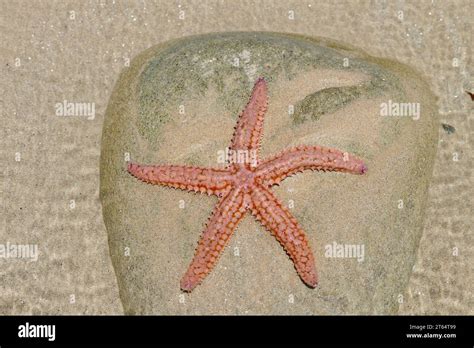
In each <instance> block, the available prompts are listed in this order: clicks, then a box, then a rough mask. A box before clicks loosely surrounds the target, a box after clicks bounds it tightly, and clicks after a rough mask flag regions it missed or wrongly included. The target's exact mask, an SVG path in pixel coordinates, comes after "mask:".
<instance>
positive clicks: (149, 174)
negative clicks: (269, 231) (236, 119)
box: [128, 163, 231, 196]
mask: <svg viewBox="0 0 474 348" xmlns="http://www.w3.org/2000/svg"><path fill="white" fill-rule="evenodd" d="M128 172H129V173H130V174H131V175H133V176H134V177H136V178H137V179H139V180H141V181H144V182H146V183H148V184H154V185H163V186H169V187H174V188H179V189H182V190H187V191H194V192H201V193H207V194H208V195H218V196H219V195H222V194H223V193H225V192H227V191H228V190H229V189H230V187H231V176H230V175H229V172H228V171H227V170H225V169H217V168H200V167H192V166H180V165H156V166H144V165H140V164H135V163H129V164H128Z"/></svg>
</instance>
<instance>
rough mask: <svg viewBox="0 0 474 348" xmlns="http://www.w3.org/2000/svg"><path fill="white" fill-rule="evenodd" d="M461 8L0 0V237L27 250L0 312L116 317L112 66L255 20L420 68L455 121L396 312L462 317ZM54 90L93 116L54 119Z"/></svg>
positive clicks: (464, 66) (464, 104)
mask: <svg viewBox="0 0 474 348" xmlns="http://www.w3.org/2000/svg"><path fill="white" fill-rule="evenodd" d="M473 6H474V3H473V2H472V1H469V0H466V1H416V2H415V1H413V2H411V1H396V2H386V1H376V2H369V1H365V2H349V1H335V2H318V1H305V2H301V1H258V2H248V1H245V2H244V1H227V2H224V3H222V2H220V1H182V2H181V5H178V4H177V3H170V2H165V1H159V2H148V1H143V2H115V1H99V2H97V3H96V2H82V1H65V2H63V1H61V2H59V1H38V2H33V3H31V2H27V1H18V2H10V1H7V0H2V1H1V8H2V14H1V15H0V28H1V29H0V30H1V32H2V37H3V38H4V40H2V43H1V49H0V57H1V58H2V64H1V65H0V70H1V75H2V77H3V78H2V80H1V81H0V83H1V84H2V89H3V90H4V91H5V92H4V94H3V96H2V99H1V101H0V103H1V105H2V121H3V125H4V126H3V129H4V130H5V131H4V132H5V135H4V136H2V137H1V138H0V148H1V149H2V150H3V151H2V152H1V156H2V161H3V162H4V163H6V167H4V170H3V173H2V176H1V178H2V190H3V194H2V195H1V196H2V205H3V207H2V208H3V211H4V223H3V224H2V226H1V230H0V240H2V241H5V243H6V242H8V241H9V242H12V243H13V242H14V243H37V244H38V247H39V253H40V254H39V259H38V261H37V262H28V261H26V260H3V259H2V260H0V263H1V265H2V270H3V271H2V274H1V281H0V313H5V314H6V313H8V314H17V313H22V314H26V313H33V314H56V313H77V314H79V313H96V314H99V313H121V311H122V307H121V304H120V302H119V298H118V291H117V286H116V280H115V277H114V273H113V268H112V265H111V262H110V259H109V255H108V248H107V239H106V238H107V237H106V232H105V226H104V224H103V221H102V213H101V206H100V202H99V197H98V188H99V165H98V164H99V154H100V138H101V131H102V122H103V116H104V112H105V108H106V106H107V102H108V98H109V96H110V93H111V91H112V88H113V86H114V83H115V81H116V80H117V77H118V75H119V73H120V72H121V71H122V69H124V68H125V67H126V65H127V62H128V59H130V58H132V57H134V56H135V55H136V54H138V53H140V52H141V51H143V50H144V49H146V48H148V47H150V46H152V45H155V44H157V43H159V42H163V41H166V40H169V39H172V38H179V37H182V36H187V35H192V34H200V33H206V32H215V31H238V30H263V31H283V32H292V33H300V34H305V35H310V36H323V37H329V38H332V39H335V40H339V41H342V42H347V43H350V44H352V45H354V46H356V47H359V48H362V49H364V50H366V51H367V52H368V53H369V54H371V55H374V56H380V57H386V58H392V59H395V60H398V61H400V62H402V63H405V64H408V65H411V66H412V67H414V68H416V69H417V70H419V71H420V72H422V73H423V74H424V75H425V76H426V78H427V80H428V81H429V83H430V85H431V88H432V90H433V91H434V92H435V93H436V94H437V95H438V96H439V101H438V108H439V110H440V114H441V120H440V121H441V122H443V123H447V124H450V125H452V126H454V127H455V129H456V130H455V132H454V133H452V134H448V133H447V132H445V131H443V130H442V129H441V130H440V143H439V149H438V154H437V159H436V163H435V169H434V178H433V181H432V185H431V188H430V194H429V201H428V205H427V214H426V223H425V229H424V235H423V237H422V240H421V242H420V248H419V251H418V260H417V262H416V264H415V266H414V272H413V275H412V278H411V281H410V284H409V286H408V289H407V291H406V294H405V295H404V298H403V303H402V305H401V307H400V313H407V314H421V313H440V314H450V313H452V314H461V313H463V314H464V313H470V314H472V313H473V308H474V296H473V284H474V274H473V272H472V267H471V265H472V261H473V260H474V243H473V240H472V233H470V229H472V226H473V220H474V216H473V214H472V212H471V210H472V208H471V207H472V205H473V202H472V200H473V198H472V197H473V194H472V193H473V192H472V187H473V176H472V163H474V162H473V161H472V156H473V153H474V152H473V143H472V140H470V139H469V137H468V135H469V133H470V132H472V122H473V112H472V110H473V103H472V101H471V100H470V98H469V97H468V96H467V94H466V93H465V92H464V90H470V91H473V90H474V86H473V85H472V82H471V81H472V66H473V64H472V51H471V46H472V42H470V40H471V33H472V13H474V11H473V10H474V8H473ZM180 11H184V19H180V17H181V18H183V12H180ZM291 18H294V19H291ZM63 100H70V101H76V102H88V103H95V112H96V114H95V117H94V119H90V120H87V118H86V117H58V116H56V115H55V104H56V103H60V102H63ZM18 153H19V154H20V155H19V157H18ZM456 154H457V155H456ZM18 159H19V161H18ZM72 201H74V202H72ZM455 248H457V249H455ZM453 254H454V255H453ZM456 255H457V256H456Z"/></svg>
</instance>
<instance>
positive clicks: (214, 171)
mask: <svg viewBox="0 0 474 348" xmlns="http://www.w3.org/2000/svg"><path fill="white" fill-rule="evenodd" d="M266 110H267V83H266V81H265V80H264V79H263V78H259V79H258V80H257V81H256V83H255V86H254V88H253V91H252V95H251V96H250V100H249V102H248V104H247V106H246V107H245V109H244V110H243V112H242V114H241V115H240V118H239V121H238V123H237V126H236V128H235V132H234V136H233V139H232V144H231V146H230V151H232V152H234V153H238V154H246V156H244V157H245V158H246V159H248V158H249V157H251V156H250V154H251V153H253V154H254V155H255V158H256V159H257V161H256V162H254V163H249V161H247V160H244V161H234V162H233V163H230V164H229V165H228V166H227V167H226V168H200V167H193V166H181V165H155V166H143V165H139V164H134V163H130V164H129V165H128V171H129V173H130V174H132V175H133V176H135V177H136V178H138V179H140V180H142V181H144V182H146V183H149V184H155V185H164V186H170V187H174V188H179V189H183V190H187V191H194V192H201V193H207V194H208V195H216V196H218V197H219V202H218V203H217V205H216V206H215V208H214V211H213V213H212V216H211V217H210V219H209V221H208V223H207V226H206V228H205V230H204V232H203V234H202V236H201V239H200V241H199V243H198V245H197V248H196V253H195V256H194V258H193V260H192V262H191V264H190V266H189V268H188V270H187V272H186V273H185V275H184V277H183V278H182V280H181V289H182V290H183V291H188V292H189V291H192V290H193V289H194V288H195V287H196V286H197V285H198V284H199V283H200V282H201V281H202V280H203V279H204V278H205V277H206V276H207V274H209V272H211V270H212V268H213V267H214V265H215V264H216V263H217V260H218V258H219V256H220V255H221V254H222V251H223V250H224V247H225V246H226V244H227V243H228V242H229V239H230V237H231V235H232V233H233V232H234V230H235V228H236V227H237V224H238V223H239V221H240V220H241V219H242V218H243V216H244V214H245V213H246V211H250V213H251V214H252V215H253V216H255V218H256V219H257V220H258V221H260V222H261V224H262V225H263V226H265V227H266V228H267V229H268V230H269V231H270V232H271V233H272V234H273V235H274V236H275V238H276V239H277V240H278V241H279V242H280V243H281V245H282V246H283V248H284V249H285V250H286V252H287V253H288V255H289V256H290V258H291V260H292V261H293V263H294V265H295V268H296V271H297V272H298V274H299V276H300V277H301V279H302V280H303V282H304V283H305V284H307V285H308V286H309V287H315V286H316V285H317V282H318V277H317V274H316V266H315V262H314V257H313V253H312V251H311V249H310V247H309V243H308V240H307V238H306V236H305V233H304V231H303V229H302V228H301V227H300V225H299V224H298V222H297V221H296V219H295V218H294V217H293V215H292V214H291V213H290V212H289V210H288V209H287V208H285V207H284V206H283V204H282V203H281V202H280V201H279V200H278V198H277V197H275V195H274V194H273V193H272V192H271V191H270V187H271V186H273V185H277V184H279V183H280V182H281V181H282V180H283V179H285V178H287V177H288V176H290V175H293V174H295V173H297V172H301V171H303V170H306V169H311V170H322V171H339V172H347V173H353V174H363V173H365V172H366V171H367V167H366V166H365V164H364V163H363V162H362V160H360V159H359V158H357V157H355V156H353V155H349V154H348V153H343V152H341V151H339V150H336V149H330V148H324V147H320V146H307V145H302V146H297V147H295V148H290V149H287V150H285V151H282V152H281V153H280V154H278V155H276V156H273V157H270V158H268V159H265V160H262V161H261V162H260V161H258V156H257V151H258V150H259V148H260V139H261V137H262V130H263V118H264V115H265V112H266Z"/></svg>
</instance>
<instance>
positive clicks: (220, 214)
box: [181, 189, 245, 292]
mask: <svg viewBox="0 0 474 348" xmlns="http://www.w3.org/2000/svg"><path fill="white" fill-rule="evenodd" d="M244 213H245V207H244V195H243V193H242V192H241V191H240V190H238V189H234V190H232V191H230V192H229V193H228V194H227V195H226V196H224V197H222V198H221V199H220V201H219V203H218V204H217V205H216V207H215V208H214V211H213V213H212V216H211V217H210V219H209V221H208V223H207V226H206V228H205V230H204V232H203V234H202V236H201V239H200V240H199V243H198V245H197V248H196V252H195V254H194V258H193V260H192V262H191V264H190V265H189V268H188V270H187V271H186V273H185V275H184V276H183V278H182V279H181V289H182V290H183V291H187V292H190V291H192V290H193V289H194V288H195V287H196V286H197V285H198V284H199V283H201V281H202V280H203V279H204V278H205V277H206V276H207V275H208V274H209V272H211V270H212V269H213V268H214V265H215V264H216V263H217V260H218V258H219V257H220V255H221V254H222V252H223V250H224V247H225V246H226V245H227V243H228V241H229V240H230V237H231V236H232V234H233V232H234V230H235V228H236V227H237V224H238V223H239V221H240V220H241V219H242V217H243V215H244Z"/></svg>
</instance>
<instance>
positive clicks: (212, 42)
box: [100, 33, 438, 314]
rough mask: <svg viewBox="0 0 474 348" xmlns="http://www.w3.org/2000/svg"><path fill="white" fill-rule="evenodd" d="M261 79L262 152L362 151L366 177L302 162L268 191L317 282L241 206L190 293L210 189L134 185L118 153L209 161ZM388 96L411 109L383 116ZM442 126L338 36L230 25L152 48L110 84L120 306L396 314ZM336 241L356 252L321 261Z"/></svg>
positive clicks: (107, 158) (408, 79)
mask: <svg viewBox="0 0 474 348" xmlns="http://www.w3.org/2000/svg"><path fill="white" fill-rule="evenodd" d="M258 76H264V77H265V78H266V79H267V81H268V85H269V109H268V112H267V116H266V119H265V125H264V128H265V131H264V138H263V142H262V151H261V154H262V156H263V157H265V156H266V155H269V154H272V153H275V152H277V151H279V150H281V149H284V148H286V147H289V146H294V145H298V144H308V145H323V146H331V147H336V148H339V149H341V150H345V151H348V152H351V153H354V154H356V155H358V156H359V157H361V158H363V159H365V160H366V163H367V165H368V167H369V172H368V173H367V174H366V175H364V176H353V175H348V174H339V173H322V172H305V173H301V174H298V175H296V176H294V177H292V178H289V179H287V180H285V181H284V182H283V183H282V184H281V185H280V187H277V188H275V189H274V192H276V194H277V196H278V197H279V198H280V199H281V200H282V201H283V202H285V203H287V204H288V206H289V207H290V209H291V211H292V213H293V214H294V215H295V217H296V218H297V219H298V221H299V222H300V224H301V225H302V227H303V228H304V229H305V231H306V233H307V236H308V239H309V241H310V244H311V246H312V249H313V252H314V254H315V258H316V263H317V268H318V271H319V277H320V283H319V286H318V287H317V288H316V289H309V288H307V287H306V286H305V285H304V284H303V283H302V282H301V281H300V279H299V278H298V276H297V274H296V271H295V270H294V268H293V266H292V263H291V261H290V260H289V259H288V257H287V256H286V254H285V252H284V251H283V249H282V248H281V247H280V245H279V244H278V243H277V242H276V241H275V240H274V238H273V237H272V236H271V235H270V234H269V233H268V232H266V231H265V230H264V229H263V228H262V227H261V226H260V225H259V224H258V223H257V222H256V221H255V220H254V219H253V217H251V216H248V217H246V218H244V220H243V221H242V222H241V223H240V225H239V227H238V228H237V230H236V232H235V234H234V236H233V238H232V240H231V242H230V244H229V247H228V248H227V249H226V251H225V252H224V253H223V255H222V257H221V259H220V261H219V263H218V264H217V266H216V268H215V269H214V270H213V272H212V273H211V274H210V275H209V276H208V277H207V279H206V280H205V281H204V282H203V283H202V284H201V285H200V286H198V287H197V288H196V289H195V290H194V291H193V292H192V293H191V294H183V293H182V292H181V291H180V289H179V280H180V279H181V277H182V275H183V274H184V272H185V270H186V269H187V267H188V265H189V262H190V261H191V259H192V256H193V253H194V248H195V246H196V243H197V241H198V239H199V236H200V233H201V232H202V229H203V227H204V224H205V222H206V221H207V218H208V217H209V215H210V213H211V210H212V207H213V205H214V204H215V202H216V199H215V198H213V197H207V196H200V195H196V194H192V193H187V192H183V191H179V190H174V189H169V188H163V187H158V186H150V185H146V184H143V183H141V182H139V181H137V180H136V179H134V178H133V177H131V176H130V175H129V174H128V173H127V172H126V169H125V168H126V161H127V160H129V155H130V156H131V159H132V160H133V161H134V162H138V163H149V164H159V163H174V164H194V165H202V166H208V165H212V166H215V165H218V164H217V159H218V151H220V150H223V149H224V148H225V147H226V146H228V145H229V143H230V139H231V136H232V132H233V127H234V125H235V123H236V119H237V116H238V114H239V113H240V111H241V109H242V108H243V107H244V106H245V104H246V102H247V98H248V96H249V94H250V90H251V87H252V85H253V82H254V81H255V79H256V78H257V77H258ZM389 101H392V103H393V102H401V103H420V105H421V109H420V110H421V112H420V115H419V116H420V117H419V118H418V119H416V118H417V117H416V116H414V117H400V116H381V105H383V103H387V104H388V103H389ZM292 110H294V112H292ZM437 136H438V124H437V114H436V107H435V98H434V97H433V95H432V94H431V93H430V91H429V90H428V87H427V85H426V83H425V82H424V81H423V79H422V78H421V77H420V76H419V75H418V74H417V73H416V72H414V71H412V70H411V69H409V68H407V67H406V66H403V65H401V64H398V63H396V62H392V61H388V60H380V59H375V58H372V57H369V56H367V55H366V54H364V53H363V52H360V51H358V50H356V49H354V48H349V47H346V46H343V45H341V44H339V43H334V42H330V41H327V40H324V39H310V38H305V37H301V36H295V35H282V34H271V33H232V34H214V35H206V36H199V37H189V38H186V39H182V40H176V41H171V42H168V43H165V44H162V45H159V46H156V47H153V48H151V49H149V50H147V51H145V52H144V53H142V54H141V55H139V56H138V57H136V58H135V59H134V60H133V62H132V64H131V66H130V68H128V69H126V70H124V72H123V73H122V75H121V77H120V79H119V81H118V82H117V84H116V87H115V90H114V93H113V95H112V97H111V100H110V102H109V106H108V109H107V114H106V120H105V123H104V130H103V139H102V153H101V190H100V194H101V201H102V206H103V214H104V221H105V224H106V227H107V231H108V235H109V246H110V252H111V257H112V262H113V265H114V268H115V273H116V275H117V279H118V284H119V290H120V297H121V300H122V303H123V306H124V309H125V311H126V313H130V314H139V313H148V314H224V313H228V314H257V313H262V314H346V313H377V314H380V313H393V312H394V311H396V310H397V308H398V304H399V303H398V302H397V301H398V299H399V298H398V296H399V294H401V293H402V292H403V291H404V289H405V287H406V285H407V282H408V279H409V276H410V273H411V269H412V266H413V263H414V260H415V253H416V249H417V246H418V242H419V239H420V235H421V228H422V222H423V215H424V204H425V198H426V191H427V186H428V182H429V179H430V177H431V172H432V162H433V157H434V154H435V150H436V144H437ZM335 243H337V244H345V245H355V246H357V247H358V248H359V250H361V248H363V250H364V255H363V257H362V256H361V255H359V260H358V259H357V258H354V257H344V258H338V257H336V258H331V257H328V254H327V250H328V248H330V246H333V245H334V244H335Z"/></svg>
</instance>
